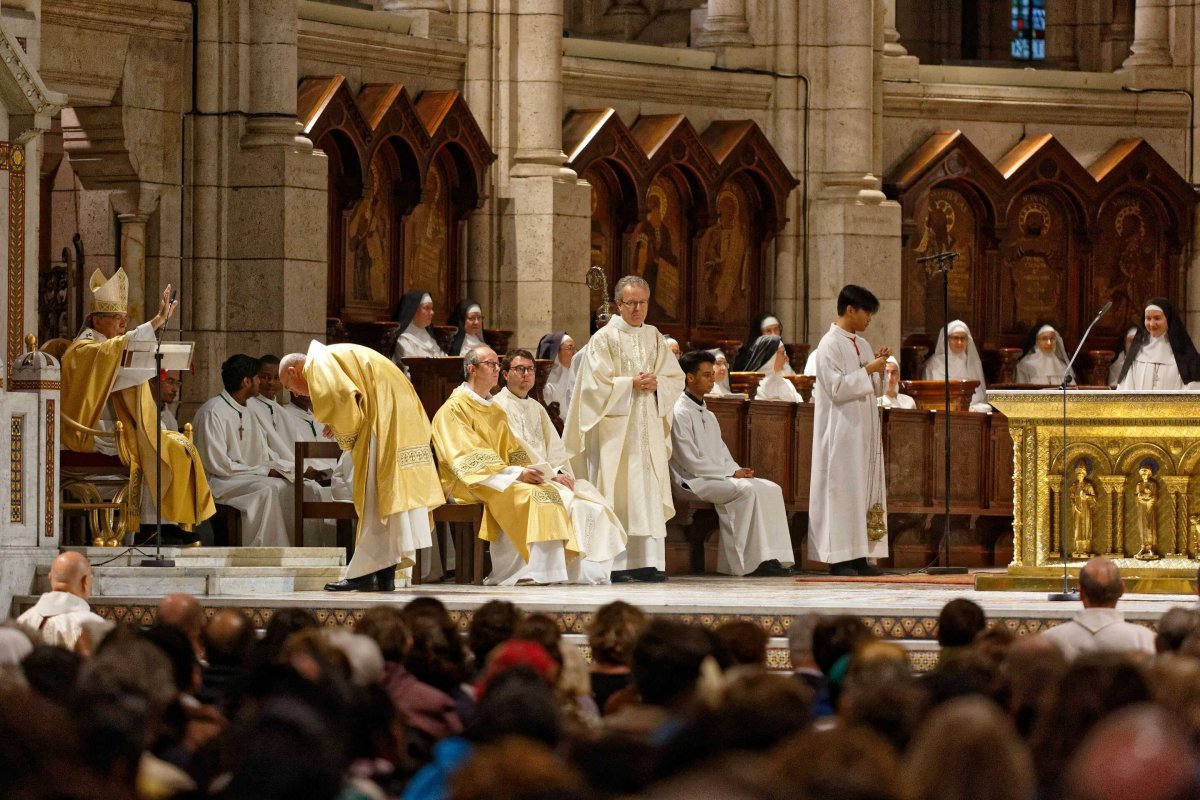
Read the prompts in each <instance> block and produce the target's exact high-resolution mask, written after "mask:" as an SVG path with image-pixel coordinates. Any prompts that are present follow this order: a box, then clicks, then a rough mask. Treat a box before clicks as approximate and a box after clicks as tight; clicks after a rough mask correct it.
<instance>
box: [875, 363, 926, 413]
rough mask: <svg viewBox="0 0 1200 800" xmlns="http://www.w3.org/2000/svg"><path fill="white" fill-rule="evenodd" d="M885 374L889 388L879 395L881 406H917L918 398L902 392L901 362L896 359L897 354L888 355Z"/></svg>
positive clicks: (911, 407)
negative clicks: (915, 398)
mask: <svg viewBox="0 0 1200 800" xmlns="http://www.w3.org/2000/svg"><path fill="white" fill-rule="evenodd" d="M883 374H884V378H885V379H886V381H887V388H886V389H884V390H883V394H882V395H880V397H879V406H880V407H881V408H907V409H914V408H916V407H917V401H916V400H914V399H912V397H910V396H909V395H906V394H901V393H900V362H899V361H897V360H896V357H895V356H888V358H887V364H886V365H885V366H884V368H883Z"/></svg>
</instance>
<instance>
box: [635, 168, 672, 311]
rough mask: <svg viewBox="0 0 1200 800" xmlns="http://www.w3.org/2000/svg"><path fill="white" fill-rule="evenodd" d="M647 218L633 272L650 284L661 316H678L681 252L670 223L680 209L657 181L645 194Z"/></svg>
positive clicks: (637, 239)
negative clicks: (675, 241)
mask: <svg viewBox="0 0 1200 800" xmlns="http://www.w3.org/2000/svg"><path fill="white" fill-rule="evenodd" d="M646 208H647V211H646V220H645V222H642V223H641V224H639V225H638V226H637V229H636V231H635V233H634V237H633V259H632V266H633V274H634V275H640V276H641V277H643V278H645V279H646V282H647V283H649V284H650V298H651V299H650V302H651V303H652V304H653V305H654V306H656V311H658V312H659V316H661V317H664V318H666V319H669V320H674V319H678V318H679V277H680V276H679V272H680V269H679V255H678V251H677V250H676V249H675V248H676V245H675V243H674V241H673V237H672V235H671V228H672V226H671V224H670V223H671V222H672V221H673V220H674V218H675V217H676V216H677V215H678V213H679V209H678V208H677V207H673V206H672V205H671V203H670V202H669V200H668V194H667V190H666V189H665V188H664V186H663V185H662V184H660V183H659V182H657V181H655V182H654V183H652V184H651V185H650V190H649V191H648V192H647V193H646Z"/></svg>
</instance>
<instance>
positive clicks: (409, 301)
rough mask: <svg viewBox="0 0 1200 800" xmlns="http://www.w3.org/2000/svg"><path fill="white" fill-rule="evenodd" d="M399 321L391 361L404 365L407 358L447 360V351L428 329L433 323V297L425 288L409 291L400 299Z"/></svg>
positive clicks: (397, 319) (397, 313)
mask: <svg viewBox="0 0 1200 800" xmlns="http://www.w3.org/2000/svg"><path fill="white" fill-rule="evenodd" d="M396 322H397V323H398V324H399V326H400V328H399V330H400V333H399V335H398V336H397V337H396V347H395V350H394V351H393V352H392V361H394V362H396V363H397V364H403V363H404V362H403V361H402V360H401V359H404V358H444V357H445V356H446V351H445V350H443V349H442V346H441V345H440V344H438V341H437V339H435V338H433V332H432V331H431V330H429V326H430V325H432V324H433V297H432V296H431V295H430V294H429V292H427V291H425V290H424V289H416V290H414V291H411V292H408V293H407V294H405V295H404V296H403V297H401V298H400V305H399V307H398V308H397V309H396Z"/></svg>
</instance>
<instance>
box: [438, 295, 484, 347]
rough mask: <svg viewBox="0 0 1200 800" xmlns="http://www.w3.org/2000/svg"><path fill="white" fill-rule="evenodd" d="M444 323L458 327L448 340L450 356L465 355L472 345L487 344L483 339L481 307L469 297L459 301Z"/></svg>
mask: <svg viewBox="0 0 1200 800" xmlns="http://www.w3.org/2000/svg"><path fill="white" fill-rule="evenodd" d="M446 324H447V325H452V326H454V327H455V328H457V329H458V330H457V331H455V333H454V338H452V339H451V340H450V355H452V356H465V355H466V354H467V351H468V350H470V349H471V348H472V347H478V346H479V345H481V344H487V342H485V341H484V340H483V309H482V308H480V307H479V303H476V302H475V301H474V300H471V299H470V298H467V299H465V300H460V301H459V303H458V305H456V306H455V307H454V311H452V312H451V313H450V319H448V320H446Z"/></svg>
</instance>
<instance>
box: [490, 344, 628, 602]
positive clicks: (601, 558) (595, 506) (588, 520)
mask: <svg viewBox="0 0 1200 800" xmlns="http://www.w3.org/2000/svg"><path fill="white" fill-rule="evenodd" d="M500 380H501V383H503V384H504V388H503V389H501V390H500V393H499V394H497V395H496V396H495V402H496V405H498V406H500V407H501V408H503V409H504V413H505V414H507V415H508V428H509V430H510V431H512V433H513V435H514V436H516V437H517V440H518V441H519V442H520V443H521V444H522V446H524V448H525V452H526V453H527V454H528V455H529V460H530V461H531V462H533V463H534V464H545V465H546V466H547V468H548V470H552V471H553V474H554V475H555V476H559V477H564V478H566V479H567V480H565V481H560V482H559V483H558V485H556V486H554V487H553V488H554V489H556V490H557V491H558V493H559V494H560V495H562V498H563V504H564V505H566V507H567V514H569V515H570V517H571V524H572V525H573V526H574V527H575V541H576V543H577V544H578V545H579V557H578V558H576V559H574V560H572V561H569V562H567V582H568V583H585V584H604V583H610V582H611V573H612V562H613V559H614V558H616V557H617V556H618V555H619V554H620V553H621V552H622V551H624V550H625V528H624V527H622V525H621V520H619V519H617V515H616V514H614V513H613V510H612V507H611V506H609V504H608V503H607V502H606V501H605V499H604V497H603V496H602V495H601V494H600V492H598V491H597V490H596V487H595V486H592V485H591V484H590V483H588V482H587V481H585V480H583V479H582V478H576V477H575V474H574V472H572V470H571V463H570V461H569V460H568V459H567V449H566V448H565V447H563V443H562V438H561V437H560V436H559V435H558V431H556V430H555V429H554V423H552V422H551V421H550V415H549V414H548V413H546V408H545V406H543V405H542V404H541V403H539V402H538V401H537V400H534V399H533V398H532V397H530V396H529V392H530V391H532V389H533V385H534V383H535V382H536V380H537V367H536V365H535V364H534V363H533V354H532V353H530V352H529V351H528V350H510V351H508V355H506V356H505V357H504V360H503V362H502V364H501V372H500Z"/></svg>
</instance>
